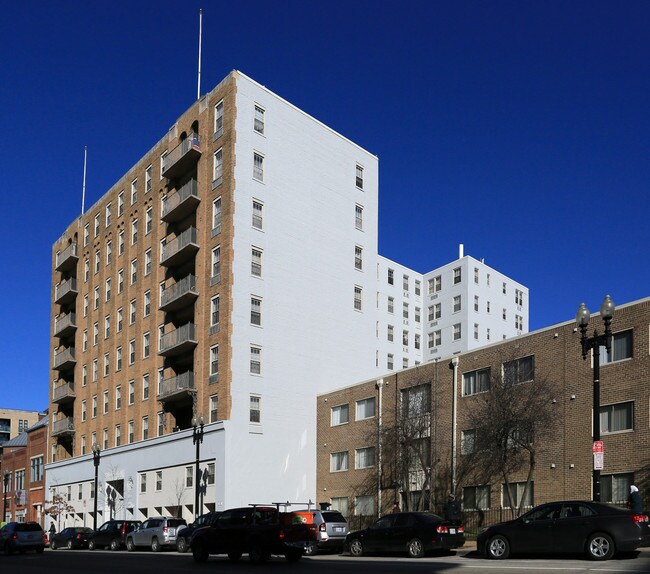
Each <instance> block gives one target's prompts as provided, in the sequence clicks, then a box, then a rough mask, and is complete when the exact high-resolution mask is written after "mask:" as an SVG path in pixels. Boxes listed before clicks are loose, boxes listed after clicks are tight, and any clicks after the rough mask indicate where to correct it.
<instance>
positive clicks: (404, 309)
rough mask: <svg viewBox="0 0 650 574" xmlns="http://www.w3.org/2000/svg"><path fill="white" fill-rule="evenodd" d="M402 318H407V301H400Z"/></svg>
mask: <svg viewBox="0 0 650 574" xmlns="http://www.w3.org/2000/svg"><path fill="white" fill-rule="evenodd" d="M402 318H404V319H408V318H409V304H408V303H402Z"/></svg>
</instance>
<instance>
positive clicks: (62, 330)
mask: <svg viewBox="0 0 650 574" xmlns="http://www.w3.org/2000/svg"><path fill="white" fill-rule="evenodd" d="M76 330H77V318H76V314H75V313H74V312H71V313H67V314H65V315H60V316H59V317H57V318H56V319H55V320H54V336H55V337H68V336H69V335H72V334H73V333H74V332H75V331H76Z"/></svg>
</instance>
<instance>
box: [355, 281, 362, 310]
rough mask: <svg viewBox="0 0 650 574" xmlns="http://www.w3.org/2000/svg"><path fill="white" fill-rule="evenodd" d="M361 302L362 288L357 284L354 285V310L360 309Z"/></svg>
mask: <svg viewBox="0 0 650 574" xmlns="http://www.w3.org/2000/svg"><path fill="white" fill-rule="evenodd" d="M362 302H363V289H362V288H361V287H360V286H359V285H355V286H354V310H355V311H361V310H362Z"/></svg>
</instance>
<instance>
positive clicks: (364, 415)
mask: <svg viewBox="0 0 650 574" xmlns="http://www.w3.org/2000/svg"><path fill="white" fill-rule="evenodd" d="M374 416H375V397H370V398H367V399H361V400H359V401H357V414H356V420H358V421H362V420H364V419H371V418H372V417H374Z"/></svg>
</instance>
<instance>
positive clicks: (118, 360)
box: [115, 347, 122, 371]
mask: <svg viewBox="0 0 650 574" xmlns="http://www.w3.org/2000/svg"><path fill="white" fill-rule="evenodd" d="M115 370H116V371H121V370H122V347H117V349H115Z"/></svg>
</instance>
